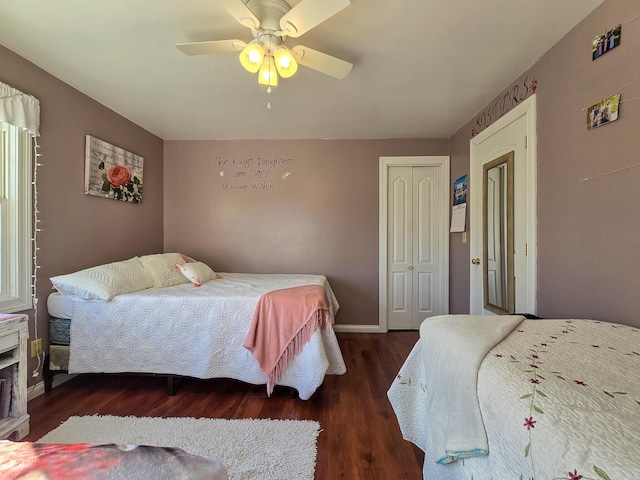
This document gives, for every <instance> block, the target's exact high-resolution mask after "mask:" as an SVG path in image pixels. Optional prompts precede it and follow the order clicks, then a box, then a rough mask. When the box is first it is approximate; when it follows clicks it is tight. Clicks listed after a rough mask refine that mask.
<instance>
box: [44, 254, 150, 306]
mask: <svg viewBox="0 0 640 480" xmlns="http://www.w3.org/2000/svg"><path fill="white" fill-rule="evenodd" d="M51 283H53V286H54V287H55V288H56V290H58V291H59V292H60V293H62V294H63V295H66V296H68V297H72V298H75V299H79V300H104V301H109V300H111V299H112V298H113V297H115V296H116V295H120V294H121V293H131V292H137V291H139V290H144V289H147V288H150V287H151V283H150V282H149V279H148V277H147V275H146V274H145V271H144V267H143V266H142V262H141V261H140V259H139V258H138V257H134V258H131V259H129V260H124V261H122V262H113V263H107V264H105V265H99V266H97V267H92V268H86V269H84V270H79V271H77V272H74V273H69V274H67V275H58V276H56V277H51Z"/></svg>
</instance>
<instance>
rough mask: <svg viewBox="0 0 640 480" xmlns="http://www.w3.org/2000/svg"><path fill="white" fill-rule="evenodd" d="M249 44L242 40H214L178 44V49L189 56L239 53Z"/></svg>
mask: <svg viewBox="0 0 640 480" xmlns="http://www.w3.org/2000/svg"><path fill="white" fill-rule="evenodd" d="M246 45H247V44H246V43H245V42H243V41H242V40H237V39H233V40H213V41H210V42H192V43H178V44H177V45H176V48H177V49H178V50H180V51H181V52H182V53H186V54H187V55H209V54H210V53H225V52H237V51H239V50H242V49H243V48H244V47H245V46H246Z"/></svg>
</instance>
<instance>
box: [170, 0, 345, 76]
mask: <svg viewBox="0 0 640 480" xmlns="http://www.w3.org/2000/svg"><path fill="white" fill-rule="evenodd" d="M216 1H219V2H220V3H221V4H222V5H223V7H224V8H225V10H227V12H229V14H231V16H232V17H233V18H235V19H236V20H237V21H238V22H239V23H240V24H241V25H243V26H245V27H247V28H249V29H250V30H251V33H252V35H253V40H251V41H250V42H248V43H247V42H244V41H243V40H238V39H230V40H212V41H208V42H193V43H179V44H177V45H176V47H177V48H178V50H180V51H181V52H183V53H186V54H187V55H208V54H215V53H225V52H238V51H239V52H240V63H241V64H242V66H243V67H244V68H245V69H246V70H247V71H249V72H251V73H256V72H258V83H260V84H261V85H267V86H268V87H275V86H277V85H278V75H279V76H281V77H282V78H288V77H290V76H292V75H293V74H294V73H296V71H297V69H298V64H300V65H304V66H305V67H308V68H311V69H313V70H316V71H318V72H322V73H324V74H326V75H329V76H331V77H334V78H337V79H343V78H345V77H346V76H347V75H348V74H349V72H350V71H351V67H352V66H353V65H352V64H351V63H349V62H346V61H344V60H341V59H339V58H336V57H333V56H331V55H327V54H326V53H322V52H319V51H317V50H313V49H311V48H309V47H305V46H302V45H296V46H294V47H292V48H289V47H287V46H286V45H285V39H286V38H287V37H293V38H297V37H300V36H301V35H303V34H304V33H306V32H308V31H309V30H311V29H312V28H314V27H315V26H317V25H319V24H320V23H322V22H324V21H325V20H327V19H328V18H330V17H332V16H333V15H335V14H336V13H338V12H340V11H341V10H343V9H345V8H346V7H348V6H349V5H350V3H351V2H350V0H301V1H300V3H298V4H297V5H296V6H294V7H293V8H292V7H291V6H290V5H289V4H288V3H287V2H286V1H285V0H216Z"/></svg>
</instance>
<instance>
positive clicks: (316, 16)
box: [280, 0, 351, 38]
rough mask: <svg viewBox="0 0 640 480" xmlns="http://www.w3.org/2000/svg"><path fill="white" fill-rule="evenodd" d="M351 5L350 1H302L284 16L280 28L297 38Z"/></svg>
mask: <svg viewBox="0 0 640 480" xmlns="http://www.w3.org/2000/svg"><path fill="white" fill-rule="evenodd" d="M349 5H351V2H350V1H349V0H302V1H301V2H300V3H299V4H298V5H296V6H295V7H293V8H292V9H291V10H289V11H288V12H287V13H285V14H284V15H283V16H282V18H281V19H280V28H281V29H282V32H283V33H284V34H286V35H287V36H289V37H294V38H297V37H299V36H300V35H302V34H303V33H306V32H308V31H309V30H311V29H312V28H313V27H315V26H316V25H318V24H320V23H322V22H324V21H325V20H327V19H328V18H329V17H333V16H334V15H335V14H336V13H338V12H339V11H341V10H344V9H345V8H347V7H348V6H349Z"/></svg>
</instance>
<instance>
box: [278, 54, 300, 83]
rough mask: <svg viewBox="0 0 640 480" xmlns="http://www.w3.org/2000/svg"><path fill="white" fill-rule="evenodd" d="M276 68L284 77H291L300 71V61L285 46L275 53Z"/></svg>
mask: <svg viewBox="0 0 640 480" xmlns="http://www.w3.org/2000/svg"><path fill="white" fill-rule="evenodd" d="M274 57H275V62H276V68H277V69H278V73H279V74H280V76H281V77H282V78H289V77H291V76H293V75H294V74H295V73H296V72H297V71H298V62H296V59H295V58H294V57H293V55H292V54H291V52H290V51H289V50H287V49H286V48H284V47H281V48H279V49H277V50H276V52H275V54H274Z"/></svg>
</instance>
